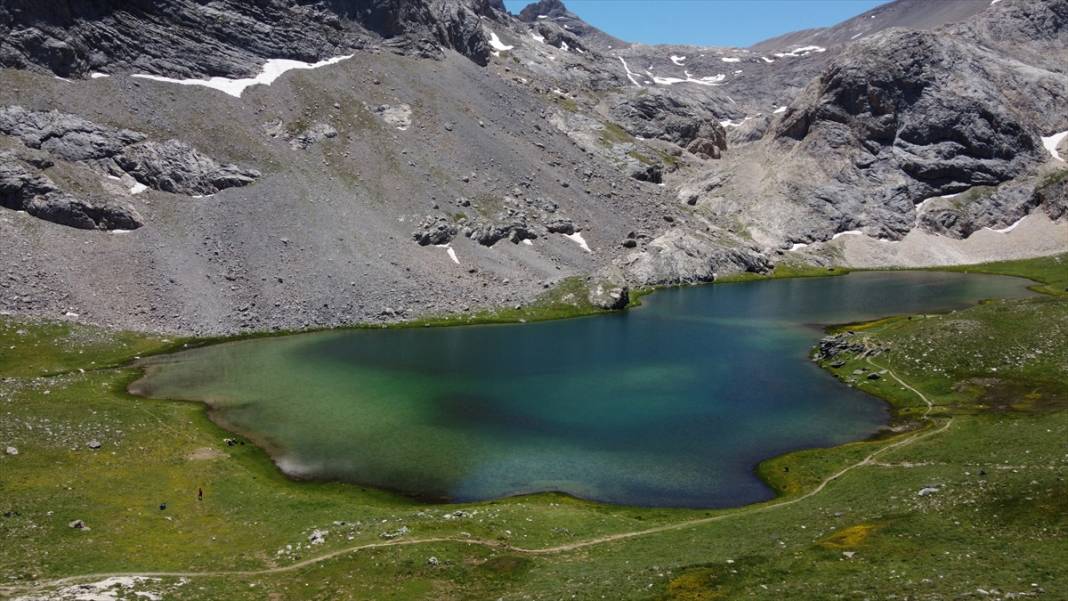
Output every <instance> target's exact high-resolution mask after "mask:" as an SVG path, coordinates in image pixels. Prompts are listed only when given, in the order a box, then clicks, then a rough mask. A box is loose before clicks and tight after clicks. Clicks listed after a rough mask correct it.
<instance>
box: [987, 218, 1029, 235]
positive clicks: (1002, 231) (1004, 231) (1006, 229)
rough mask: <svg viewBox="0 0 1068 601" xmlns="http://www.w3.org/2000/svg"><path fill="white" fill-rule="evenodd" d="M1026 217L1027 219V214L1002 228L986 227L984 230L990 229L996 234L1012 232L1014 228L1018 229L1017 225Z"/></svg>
mask: <svg viewBox="0 0 1068 601" xmlns="http://www.w3.org/2000/svg"><path fill="white" fill-rule="evenodd" d="M1024 219H1027V216H1026V215H1024V216H1023V217H1021V218H1020V219H1017V220H1016V222H1015V223H1013V224H1012V225H1010V226H1007V227H1003V228H1001V229H997V230H995V229H993V228H989V227H984V228H983V229H984V230H990V231H992V232H994V233H996V234H1007V233H1009V232H1011V231H1012V230H1014V229H1016V226H1018V225H1020V223H1022V222H1023V220H1024Z"/></svg>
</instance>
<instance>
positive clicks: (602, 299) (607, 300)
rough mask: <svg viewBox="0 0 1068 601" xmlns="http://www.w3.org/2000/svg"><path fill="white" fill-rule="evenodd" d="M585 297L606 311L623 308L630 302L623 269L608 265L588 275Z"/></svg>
mask: <svg viewBox="0 0 1068 601" xmlns="http://www.w3.org/2000/svg"><path fill="white" fill-rule="evenodd" d="M586 298H587V299H588V300H589V302H590V304H592V305H593V306H595V307H598V308H601V309H604V310H606V311H615V310H619V309H623V308H625V307H626V306H627V305H628V304H629V303H630V288H629V287H628V286H627V278H626V276H625V275H624V274H623V270H621V269H620V268H618V267H615V266H609V267H606V268H604V269H601V270H599V271H597V273H595V274H594V275H593V276H591V277H590V283H589V292H588V293H587V295H586Z"/></svg>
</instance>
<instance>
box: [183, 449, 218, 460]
mask: <svg viewBox="0 0 1068 601" xmlns="http://www.w3.org/2000/svg"><path fill="white" fill-rule="evenodd" d="M225 457H226V453H223V452H222V451H220V450H219V449H213V448H211V447H200V448H199V449H194V450H193V451H192V452H191V453H189V454H188V455H186V456H185V458H186V460H187V461H213V460H215V459H223V458H225Z"/></svg>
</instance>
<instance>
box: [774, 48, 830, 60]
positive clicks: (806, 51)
mask: <svg viewBox="0 0 1068 601" xmlns="http://www.w3.org/2000/svg"><path fill="white" fill-rule="evenodd" d="M814 52H827V49H826V48H824V47H822V46H802V47H800V48H794V49H793V50H791V51H789V52H776V53H775V54H774V55H773V56H776V57H778V58H786V57H788V56H789V57H794V58H797V57H802V56H808V55H810V54H812V53H814Z"/></svg>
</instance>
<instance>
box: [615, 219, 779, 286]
mask: <svg viewBox="0 0 1068 601" xmlns="http://www.w3.org/2000/svg"><path fill="white" fill-rule="evenodd" d="M771 267H772V264H771V261H769V260H768V258H767V257H766V256H765V255H764V254H762V253H761V252H760V251H759V250H757V249H755V248H752V247H750V246H748V245H746V244H744V243H743V242H741V241H740V240H738V239H736V238H734V237H731V236H726V235H724V234H719V233H712V234H706V233H701V232H694V231H686V230H683V229H681V228H680V229H673V230H671V231H668V232H667V233H665V234H663V235H661V236H659V237H657V238H655V239H653V240H652V241H651V242H650V243H649V245H648V246H647V247H646V249H645V250H643V251H640V252H635V253H631V254H630V255H629V256H627V257H626V258H625V259H624V260H623V263H622V268H623V271H624V273H625V274H626V278H627V281H628V282H631V283H633V284H635V285H639V286H656V285H663V284H686V283H696V282H711V281H713V280H715V279H716V278H718V277H721V276H724V275H733V274H739V273H763V272H766V271H768V270H769V269H771Z"/></svg>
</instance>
